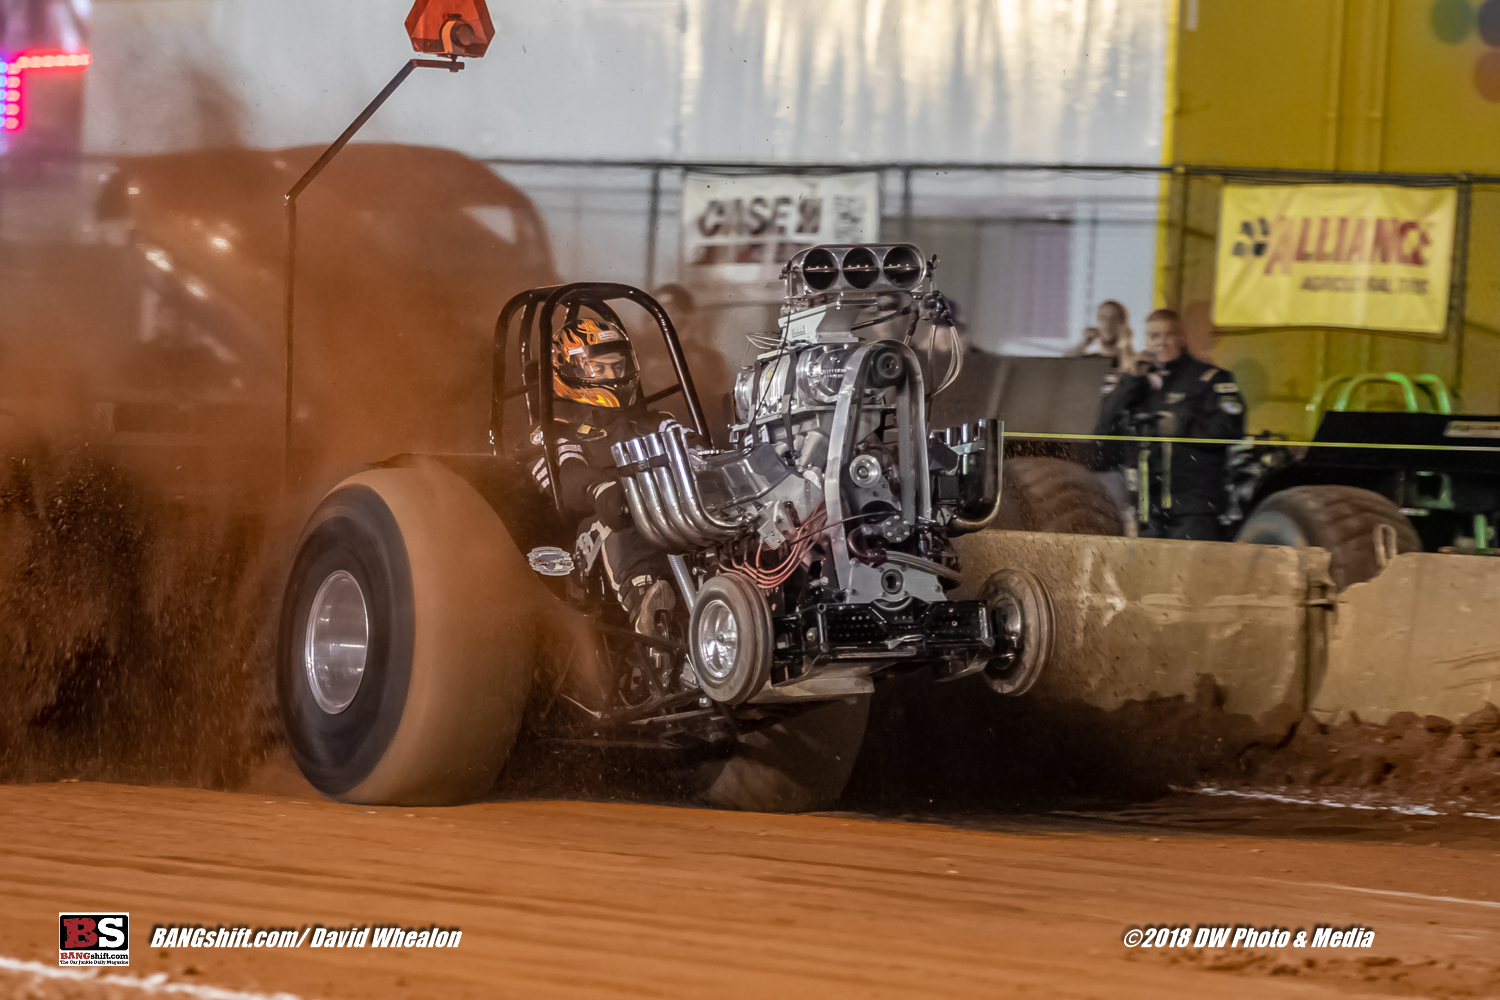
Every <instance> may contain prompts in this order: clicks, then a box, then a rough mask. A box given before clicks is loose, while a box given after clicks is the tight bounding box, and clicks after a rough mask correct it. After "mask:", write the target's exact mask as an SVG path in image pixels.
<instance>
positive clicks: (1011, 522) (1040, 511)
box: [996, 456, 1125, 535]
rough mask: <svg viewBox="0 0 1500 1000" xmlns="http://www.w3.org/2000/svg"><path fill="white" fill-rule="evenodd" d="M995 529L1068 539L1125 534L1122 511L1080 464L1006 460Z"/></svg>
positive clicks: (1036, 459) (1040, 459)
mask: <svg viewBox="0 0 1500 1000" xmlns="http://www.w3.org/2000/svg"><path fill="white" fill-rule="evenodd" d="M996 527H999V528H1005V529H1008V530H1010V531H1051V532H1056V533H1058V534H1065V535H1123V534H1125V526H1124V524H1122V523H1121V521H1120V511H1119V509H1118V508H1117V507H1116V505H1115V502H1114V500H1113V499H1112V498H1111V497H1110V495H1109V491H1108V490H1106V489H1105V488H1104V484H1103V483H1101V482H1100V481H1099V478H1098V477H1097V476H1095V475H1094V473H1092V472H1090V471H1089V470H1088V469H1086V468H1085V467H1083V466H1082V465H1079V464H1078V463H1077V462H1069V461H1067V460H1066V459H1061V458H1043V457H1037V456H1027V457H1022V458H1007V459H1006V460H1005V467H1004V469H1003V479H1002V482H1001V487H1000V520H999V523H998V524H997V525H996Z"/></svg>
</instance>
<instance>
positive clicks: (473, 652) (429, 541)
mask: <svg viewBox="0 0 1500 1000" xmlns="http://www.w3.org/2000/svg"><path fill="white" fill-rule="evenodd" d="M536 591H537V586H536V583H535V581H534V580H533V579H532V578H531V574H530V573H529V572H528V570H527V568H526V561H525V559H524V558H523V557H522V555H521V553H520V552H519V551H518V550H517V549H516V546H515V544H514V543H513V542H512V541H511V539H510V536H509V535H508V534H507V532H506V530H505V528H504V526H503V525H502V524H501V522H500V519H499V518H498V517H497V516H496V515H495V513H494V511H492V510H491V509H490V508H489V506H488V505H487V504H486V503H485V501H484V500H483V499H482V498H481V497H480V496H479V494H478V493H477V492H475V490H474V489H473V488H472V487H471V486H470V485H469V484H468V483H466V482H464V481H463V480H462V479H460V478H459V477H458V476H457V475H455V474H454V473H452V472H451V471H449V470H448V469H446V468H444V467H442V466H439V465H436V464H423V465H418V466H415V467H410V468H399V469H376V470H372V471H370V472H365V473H362V474H360V475H357V476H354V477H352V478H350V479H347V480H345V481H344V482H343V483H341V484H340V485H339V486H338V487H337V488H336V489H334V490H333V492H331V493H330V494H329V495H328V496H327V497H326V498H325V499H324V500H323V502H322V503H321V504H320V505H319V506H318V509H317V510H316V511H315V512H314V514H313V516H312V518H311V519H310V520H309V522H308V524H307V528H306V530H305V531H304V532H303V535H302V540H301V543H300V544H299V547H298V552H297V557H296V560H295V562H294V565H293V567H292V571H291V575H290V578H289V579H288V582H287V589H286V594H285V597H284V600H283V605H282V616H281V627H280V637H279V640H280V641H279V648H278V650H277V669H276V674H277V676H276V683H277V697H278V702H279V708H280V714H281V719H282V723H283V726H284V728H285V731H286V736H287V741H288V743H289V744H290V746H291V751H292V755H293V757H294V758H295V759H296V761H297V763H298V765H299V767H301V769H302V772H303V774H304V775H306V776H307V779H308V781H310V782H311V783H312V785H313V786H314V787H315V788H317V789H318V791H320V792H322V793H323V794H324V795H327V796H329V797H330V798H334V799H339V800H341V801H344V802H357V803H366V804H388V805H449V804H455V803H460V802H465V801H469V800H471V799H474V798H477V797H479V796H481V795H483V794H484V793H485V792H487V791H489V789H490V788H491V787H492V786H493V785H494V783H495V780H496V778H497V777H498V775H499V773H500V770H501V768H502V767H503V766H504V764H505V761H506V758H507V756H508V755H509V753H510V750H511V747H512V746H513V744H514V743H515V739H516V732H517V730H518V729H519V728H520V724H521V716H522V711H523V709H524V708H525V702H526V696H527V692H528V689H529V687H530V683H531V673H532V668H533V663H534V661H535V651H536V647H537V643H538V638H539V637H538V627H537V624H536V622H537V620H538V617H537V600H536V596H537V594H536Z"/></svg>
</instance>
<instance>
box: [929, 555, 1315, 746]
mask: <svg viewBox="0 0 1500 1000" xmlns="http://www.w3.org/2000/svg"><path fill="white" fill-rule="evenodd" d="M958 549H959V554H960V557H961V559H962V564H963V571H964V578H965V581H966V583H965V584H964V586H963V587H961V588H960V589H959V590H958V591H957V592H956V593H955V594H954V596H955V597H958V598H963V597H973V596H975V595H977V593H978V591H979V588H980V587H981V586H982V585H983V583H984V581H985V580H986V579H987V578H988V577H989V576H990V574H992V573H994V572H996V571H997V570H999V569H1002V568H1005V567H1019V568H1024V569H1028V570H1030V571H1031V572H1033V573H1035V574H1036V576H1037V577H1038V578H1039V579H1040V580H1041V581H1042V583H1043V584H1044V585H1045V586H1046V587H1047V590H1048V592H1049V593H1050V594H1051V597H1052V603H1053V613H1054V618H1055V621H1054V628H1055V640H1054V642H1055V645H1054V649H1053V656H1052V660H1051V663H1050V664H1049V666H1048V669H1047V672H1046V673H1045V674H1044V675H1043V677H1042V679H1041V681H1040V682H1039V683H1038V685H1037V687H1036V688H1035V689H1034V694H1035V695H1036V696H1037V697H1041V698H1047V699H1056V700H1062V701H1071V702H1082V703H1084V704H1087V705H1092V706H1095V707H1098V708H1102V709H1106V710H1110V709H1114V708H1118V707H1119V706H1120V705H1121V704H1122V703H1124V702H1126V701H1129V700H1143V699H1148V698H1152V697H1157V696H1159V697H1171V696H1174V695H1185V696H1188V697H1192V696H1193V695H1194V694H1195V693H1196V691H1197V690H1198V686H1199V684H1200V681H1199V678H1200V676H1202V675H1207V676H1209V677H1211V678H1212V679H1213V681H1214V682H1215V683H1216V684H1217V685H1218V687H1219V689H1220V690H1221V691H1222V693H1223V697H1224V705H1223V707H1224V709H1225V711H1228V712H1233V713H1239V714H1243V715H1248V716H1251V717H1252V718H1257V719H1258V718H1261V717H1263V716H1264V715H1266V714H1267V713H1268V712H1270V711H1271V710H1272V709H1275V708H1278V707H1280V706H1283V705H1290V706H1291V707H1292V708H1294V709H1296V710H1299V711H1300V710H1301V709H1303V708H1304V707H1305V706H1306V704H1307V696H1308V691H1307V679H1308V674H1307V670H1306V665H1307V663H1308V662H1309V660H1312V661H1314V662H1320V661H1321V658H1322V650H1321V634H1320V628H1321V618H1322V615H1323V612H1321V611H1314V612H1312V613H1310V610H1309V606H1308V601H1309V596H1310V595H1312V596H1313V597H1314V598H1317V597H1319V596H1322V594H1323V593H1324V588H1325V587H1326V586H1327V578H1328V553H1327V552H1325V551H1324V550H1322V549H1290V548H1277V547H1271V546H1261V545H1234V544H1229V543H1219V542H1178V541H1168V540H1162V539H1130V538H1108V537H1100V536H1095V535H1054V534H1044V533H1040V532H1019V531H984V532H979V533H978V534H974V535H967V536H963V537H962V538H960V539H959V540H958ZM1314 607H1316V605H1314Z"/></svg>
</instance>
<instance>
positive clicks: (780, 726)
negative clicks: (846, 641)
mask: <svg viewBox="0 0 1500 1000" xmlns="http://www.w3.org/2000/svg"><path fill="white" fill-rule="evenodd" d="M869 715H870V697H869V695H862V696H859V697H857V698H851V699H848V700H846V701H830V702H824V703H822V704H818V705H813V706H811V707H809V708H807V709H806V710H804V711H802V712H801V713H800V714H797V715H792V716H788V717H787V718H786V719H783V720H781V721H780V722H777V723H776V724H775V725H771V726H766V727H764V728H762V729H756V730H753V731H751V732H748V733H746V734H744V735H743V736H741V737H740V739H739V742H738V743H737V744H736V746H735V748H734V751H733V753H731V754H730V755H729V756H727V757H719V758H715V759H712V760H709V761H707V762H705V763H703V764H702V765H700V766H699V767H698V769H697V773H696V776H695V777H696V786H697V788H698V795H697V797H698V799H699V800H700V801H701V802H702V803H703V804H704V805H707V806H711V807H713V808H715V809H738V810H742V811H744V812H814V811H817V810H822V809H831V808H832V807H833V805H834V803H836V802H837V801H838V799H839V796H840V795H842V794H843V793H844V786H845V785H847V784H848V783H849V774H850V772H851V771H853V769H854V758H855V756H856V755H858V753H859V748H860V745H861V744H862V743H863V742H864V738H865V722H866V720H867V719H868V718H869Z"/></svg>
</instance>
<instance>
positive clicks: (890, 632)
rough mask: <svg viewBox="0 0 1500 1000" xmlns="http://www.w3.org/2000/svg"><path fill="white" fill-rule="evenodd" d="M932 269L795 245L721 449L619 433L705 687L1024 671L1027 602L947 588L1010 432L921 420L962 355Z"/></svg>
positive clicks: (625, 470) (985, 511)
mask: <svg viewBox="0 0 1500 1000" xmlns="http://www.w3.org/2000/svg"><path fill="white" fill-rule="evenodd" d="M935 264H936V261H935V259H933V260H931V261H929V260H925V259H924V258H923V256H922V253H921V251H920V250H918V249H917V248H916V247H915V246H912V245H911V244H905V243H901V244H892V245H866V244H857V245H825V246H816V247H811V248H808V249H805V250H803V251H801V252H800V253H798V254H797V255H796V256H795V257H794V258H792V260H791V261H790V262H789V263H788V264H787V265H786V267H785V269H784V270H783V272H782V277H783V279H784V280H785V283H786V298H785V302H784V303H783V306H782V308H781V314H780V321H779V329H778V332H777V333H776V334H775V335H774V336H770V337H764V338H759V339H758V340H755V339H753V340H752V342H754V343H756V346H757V347H760V348H762V351H761V353H760V354H759V355H758V356H757V357H756V359H755V361H754V363H753V364H751V365H749V366H747V367H746V368H745V369H744V370H743V371H741V372H740V373H739V375H738V377H737V379H736V381H735V387H734V403H735V412H736V422H735V423H734V425H733V426H732V427H731V428H729V442H730V447H728V448H727V449H724V450H715V449H713V448H710V447H706V446H705V445H704V443H703V442H700V441H696V440H694V438H693V435H691V434H690V433H688V432H687V431H686V430H685V429H684V428H682V427H681V426H668V427H667V428H666V429H664V430H662V431H660V432H657V433H651V434H647V435H644V436H642V437H638V438H635V439H633V440H629V441H626V442H623V443H621V444H617V445H615V447H614V449H613V455H614V459H615V462H616V464H617V466H618V471H619V474H620V478H621V481H622V483H623V484H624V486H625V490H626V495H627V500H628V504H629V507H630V511H631V515H632V517H633V519H634V521H635V524H636V526H637V528H638V529H639V531H640V532H641V534H642V535H643V536H644V537H646V538H647V539H648V540H650V541H651V542H652V543H654V544H655V545H657V546H659V547H661V548H662V549H664V550H666V551H667V552H669V553H672V554H673V557H672V561H673V566H674V571H675V573H676V575H677V579H678V584H679V587H680V588H681V589H682V590H683V591H684V592H685V593H686V596H687V600H688V604H689V606H690V607H691V608H692V609H693V613H692V620H691V624H690V627H689V635H688V640H689V641H688V647H689V651H690V654H691V667H692V670H693V671H694V672H695V673H696V677H695V678H694V680H696V682H697V683H698V684H699V685H701V686H702V688H703V689H704V690H705V691H707V692H708V693H709V695H710V696H711V697H713V699H714V700H715V701H717V702H720V703H723V704H730V705H733V704H736V703H739V702H743V701H754V702H766V701H780V700H787V699H792V698H799V697H814V698H816V697H829V696H837V695H840V694H856V693H864V692H866V691H868V690H870V689H871V688H870V684H871V682H870V680H869V678H870V677H871V675H873V674H876V673H878V672H881V671H885V670H889V669H892V668H896V667H901V666H913V665H919V664H920V665H925V666H930V667H932V668H933V669H934V671H935V672H936V674H937V675H938V676H939V677H940V678H955V677H960V676H966V675H968V674H971V673H978V672H981V671H986V670H990V671H992V672H993V673H994V675H995V679H994V680H993V681H992V683H993V684H994V685H995V686H997V687H999V688H1001V689H1003V690H1005V691H1006V693H1020V692H1021V691H1023V690H1025V688H1027V687H1029V686H1030V684H1031V683H1032V681H1034V679H1035V675H1036V672H1037V671H1038V670H1039V668H1040V666H1041V662H1040V661H1041V659H1042V658H1043V657H1041V656H1038V655H1035V654H1037V653H1038V652H1039V651H1037V650H1032V651H1031V652H1032V654H1033V655H1030V656H1028V655H1024V654H1023V651H1022V649H1021V648H1020V645H1021V639H1022V636H1021V635H1020V634H1019V631H1018V630H1019V629H1020V626H1021V623H1022V622H1023V621H1025V620H1026V612H1025V609H1024V608H1022V607H1020V606H1019V604H1020V603H1023V601H1022V599H1021V598H1017V597H1014V595H1012V598H1011V604H1013V605H1016V606H1015V607H1010V608H1009V610H1006V609H1005V608H1001V607H999V604H1004V603H1005V602H1004V601H1003V600H1002V601H1000V602H999V604H997V602H996V601H995V600H988V601H985V600H977V601H959V602H953V601H948V600H947V598H946V592H947V591H948V590H949V589H951V588H952V587H953V586H955V585H956V584H957V583H958V582H959V580H960V576H959V566H958V560H957V557H956V555H955V553H954V550H953V545H952V538H953V536H955V535H958V534H962V533H964V532H970V531H976V530H979V529H981V528H983V527H985V526H987V525H988V524H990V523H991V522H992V521H993V520H994V519H995V517H996V515H997V513H998V511H999V484H1000V462H1001V433H1000V428H999V426H998V425H997V424H995V423H994V422H992V421H984V420H980V421H976V422H974V423H969V424H964V425H961V426H958V427H950V428H945V429H943V430H940V431H935V432H934V431H930V430H929V428H928V426H927V405H928V401H929V399H930V397H931V396H932V395H933V394H934V393H935V392H936V391H940V390H941V389H942V388H944V387H945V385H946V383H951V382H952V380H953V379H954V378H955V377H956V375H957V369H958V366H959V364H961V360H962V354H961V349H960V348H959V346H958V343H957V334H956V331H955V330H954V328H953V323H952V319H951V315H950V314H949V310H948V307H947V303H946V300H944V299H943V298H942V296H941V295H939V294H938V293H937V292H935V291H934V290H933V282H932V278H933V270H934V268H935ZM945 338H946V343H945ZM938 367H942V368H944V371H943V373H942V375H941V377H938V376H937V375H935V373H934V370H935V369H936V368H938ZM935 382H936V383H937V384H934V383H935ZM1033 638H1035V637H1033Z"/></svg>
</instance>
